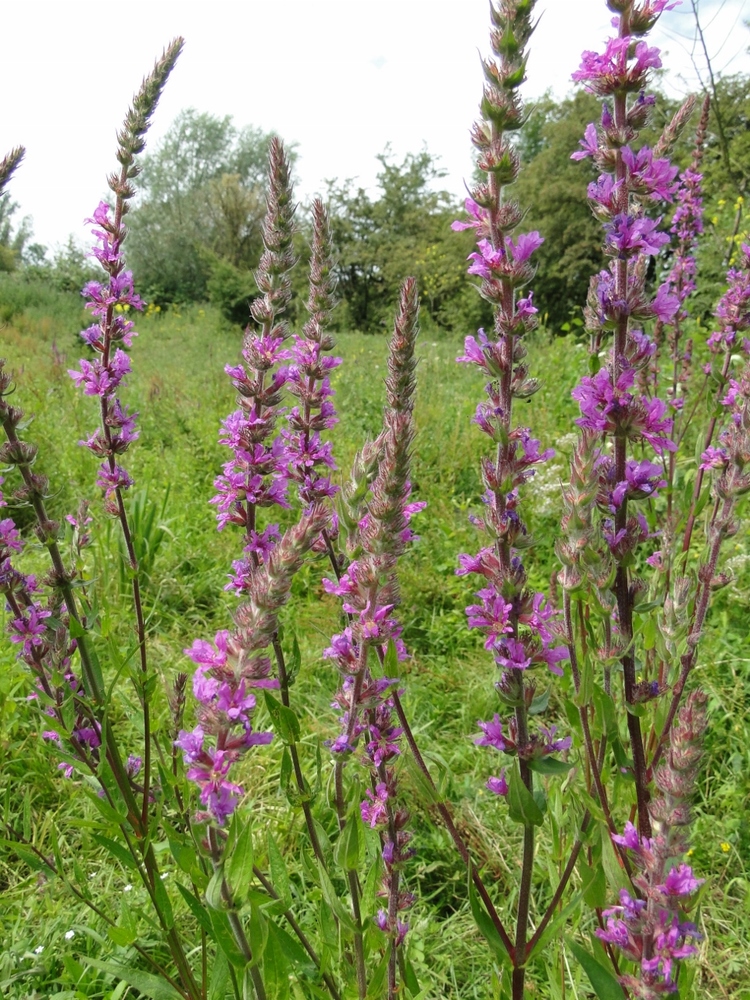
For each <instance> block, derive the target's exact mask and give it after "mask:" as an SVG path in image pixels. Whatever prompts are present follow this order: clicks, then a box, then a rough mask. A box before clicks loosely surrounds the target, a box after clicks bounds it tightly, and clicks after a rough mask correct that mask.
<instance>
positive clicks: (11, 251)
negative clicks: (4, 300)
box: [0, 192, 31, 272]
mask: <svg viewBox="0 0 750 1000" xmlns="http://www.w3.org/2000/svg"><path fill="white" fill-rule="evenodd" d="M17 211H18V205H17V204H16V202H15V201H11V199H10V195H9V194H8V193H7V192H6V193H5V194H3V195H0V271H6V272H7V271H15V269H16V268H17V267H18V265H19V264H20V263H21V259H22V255H23V252H24V249H25V247H26V245H27V244H28V242H29V240H30V239H31V220H30V219H29V218H28V216H26V217H25V218H23V219H22V220H21V223H20V225H19V226H18V227H17V228H15V227H14V226H13V216H14V215H15V213H16V212H17Z"/></svg>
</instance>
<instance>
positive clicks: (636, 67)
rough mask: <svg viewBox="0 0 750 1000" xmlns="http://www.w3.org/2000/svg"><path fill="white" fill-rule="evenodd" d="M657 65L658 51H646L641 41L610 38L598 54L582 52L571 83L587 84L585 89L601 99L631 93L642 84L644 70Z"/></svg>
mask: <svg viewBox="0 0 750 1000" xmlns="http://www.w3.org/2000/svg"><path fill="white" fill-rule="evenodd" d="M633 60H634V61H633ZM629 63H630V64H631V65H629ZM660 66H661V59H660V58H659V50H658V49H656V48H649V47H648V45H646V43H645V42H635V44H634V43H633V39H632V38H631V37H630V36H625V37H623V38H610V39H609V40H608V41H607V46H606V48H605V50H604V52H603V53H602V54H601V55H600V54H599V53H598V52H591V51H585V52H584V53H583V55H582V57H581V66H580V68H579V69H577V70H576V71H575V73H573V80H575V81H576V82H578V83H587V84H588V88H587V89H589V90H591V91H592V92H593V93H595V94H601V95H602V96H605V95H607V94H614V93H616V92H617V91H623V90H624V91H631V92H634V91H637V90H641V89H642V88H643V86H644V85H645V82H646V73H647V71H648V70H649V69H658V68H659V67H660Z"/></svg>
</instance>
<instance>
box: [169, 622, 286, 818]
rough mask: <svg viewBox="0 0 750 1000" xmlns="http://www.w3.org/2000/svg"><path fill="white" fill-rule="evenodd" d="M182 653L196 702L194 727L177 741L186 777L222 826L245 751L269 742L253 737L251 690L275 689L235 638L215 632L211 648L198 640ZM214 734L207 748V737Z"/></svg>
mask: <svg viewBox="0 0 750 1000" xmlns="http://www.w3.org/2000/svg"><path fill="white" fill-rule="evenodd" d="M185 654H186V655H187V656H188V657H189V658H190V659H191V660H192V661H193V663H195V664H196V665H197V669H196V671H195V674H194V675H193V693H194V695H195V698H196V701H197V702H198V706H199V708H198V725H197V726H196V727H195V728H194V729H193V730H192V731H191V732H186V731H185V730H182V731H181V732H180V734H179V736H178V738H177V740H176V741H175V745H176V746H178V747H179V748H180V749H181V750H182V752H183V756H184V760H185V764H186V765H187V766H188V771H187V776H188V778H189V779H190V780H191V781H194V782H195V783H196V784H197V785H198V787H199V788H200V800H201V802H202V803H203V805H204V806H205V807H206V809H207V811H208V814H209V815H210V816H212V817H213V818H214V819H215V820H216V821H217V822H218V823H219V825H223V824H224V822H225V821H226V818H227V817H228V816H229V815H231V813H232V812H233V811H234V809H235V807H236V805H237V799H238V797H239V795H240V794H241V792H242V789H241V788H240V786H239V785H237V784H236V783H235V782H233V781H230V780H229V778H228V774H229V770H230V768H231V766H232V764H234V763H235V762H236V761H237V760H238V759H239V757H240V755H241V754H242V752H243V751H245V750H248V749H249V748H250V747H253V746H258V745H261V744H265V743H270V741H271V738H272V734H271V733H267V732H255V731H254V730H253V726H252V715H253V710H254V709H255V704H256V699H255V695H254V694H253V690H254V689H257V688H273V687H278V686H279V682H278V681H277V680H274V679H273V678H271V677H269V676H268V675H269V673H270V670H271V661H270V660H269V659H268V658H267V657H263V656H248V655H246V653H245V651H244V649H243V648H242V646H241V645H240V644H239V642H238V641H237V638H236V637H235V636H232V635H230V633H229V632H227V631H224V630H222V631H220V632H217V633H216V638H215V640H214V642H213V643H209V642H206V641H205V640H203V639H196V640H195V642H194V643H193V645H192V647H191V648H190V649H186V650H185ZM209 734H212V735H215V736H216V740H215V743H214V744H211V743H210V742H209V740H208V739H207V737H208V736H209Z"/></svg>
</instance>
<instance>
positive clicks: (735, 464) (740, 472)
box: [700, 365, 750, 500]
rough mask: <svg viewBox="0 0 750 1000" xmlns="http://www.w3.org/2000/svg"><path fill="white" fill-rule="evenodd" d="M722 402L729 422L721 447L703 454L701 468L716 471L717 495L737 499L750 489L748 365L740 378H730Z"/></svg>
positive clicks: (749, 376) (723, 433)
mask: <svg viewBox="0 0 750 1000" xmlns="http://www.w3.org/2000/svg"><path fill="white" fill-rule="evenodd" d="M721 405H722V406H723V407H724V409H725V411H726V414H727V418H728V419H727V423H726V426H725V428H724V429H723V430H722V432H721V434H720V435H719V443H718V446H713V445H712V446H709V447H708V448H706V450H705V451H704V452H703V454H702V455H701V465H700V468H701V469H702V470H704V471H707V470H709V469H711V470H715V472H716V477H717V478H716V484H715V490H716V495H717V497H719V498H720V499H722V500H733V499H734V498H736V497H740V496H743V495H744V494H746V493H747V492H749V491H750V468H749V466H750V371H749V370H748V366H747V365H746V366H745V367H744V369H743V371H742V374H741V375H740V377H739V378H737V379H734V378H730V379H729V382H728V385H727V391H726V394H725V395H724V396H723V397H722V399H721Z"/></svg>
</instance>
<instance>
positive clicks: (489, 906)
mask: <svg viewBox="0 0 750 1000" xmlns="http://www.w3.org/2000/svg"><path fill="white" fill-rule="evenodd" d="M391 697H392V698H393V704H394V707H395V709H396V715H397V716H398V720H399V722H400V723H401V728H402V729H403V730H404V736H405V737H406V742H407V743H408V744H409V749H410V750H411V753H412V756H413V758H414V761H415V762H416V765H417V767H418V768H419V770H420V771H421V772H422V774H423V775H424V777H425V780H426V781H427V783H428V784H429V786H430V789H431V790H432V792H433V793H434V795H435V805H436V808H437V810H438V812H439V813H440V817H441V819H442V820H443V823H444V824H445V828H446V830H447V831H448V833H449V835H450V837H451V840H452V841H453V843H454V844H455V846H456V849H457V851H458V853H459V855H460V857H461V860H462V861H463V863H464V864H465V865H466V868H467V870H468V872H469V874H470V875H471V880H472V882H473V883H474V886H475V888H476V890H477V892H478V893H479V895H480V897H481V899H482V902H483V903H484V905H485V908H486V910H487V913H488V914H489V917H490V919H491V921H492V923H493V926H494V927H495V930H496V931H497V933H498V935H499V936H500V938H501V940H502V942H503V945H504V946H505V950H506V951H507V952H508V955H509V957H510V958H511V960H513V957H514V947H513V942H512V941H511V939H510V937H509V935H508V932H507V931H506V929H505V927H504V925H503V922H502V920H501V919H500V915H499V914H498V912H497V910H496V909H495V905H494V903H493V902H492V899H491V898H490V894H489V893H488V892H487V888H486V887H485V884H484V882H483V881H482V878H481V876H480V874H479V872H478V870H477V867H476V865H475V864H473V862H472V860H471V854H470V852H469V848H468V847H467V845H466V841H465V840H464V839H463V837H462V836H461V834H460V833H459V832H458V830H457V829H456V825H455V823H454V822H453V817H452V816H451V812H450V809H449V808H448V806H447V805H446V804H445V802H443V801H442V799H441V798H440V796H439V794H438V790H437V786H436V784H435V782H434V780H433V778H432V775H431V774H430V770H429V768H428V767H427V764H426V763H425V761H424V757H423V756H422V754H421V752H420V749H419V747H418V746H417V741H416V740H415V738H414V732H413V730H412V728H411V725H410V724H409V720H408V718H407V717H406V713H405V712H404V707H403V705H402V703H401V699H400V698H399V695H398V691H396V690H395V689H394V690H393V693H392V695H391Z"/></svg>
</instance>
